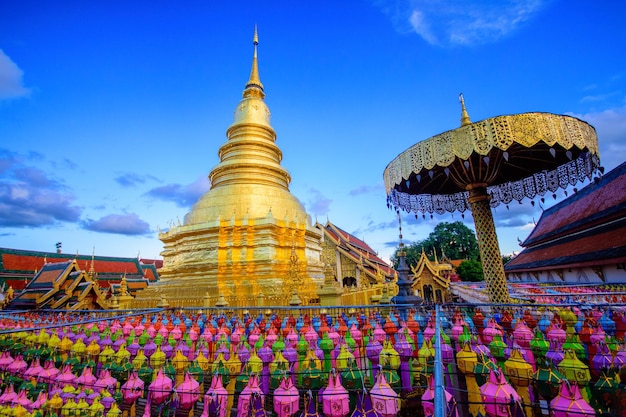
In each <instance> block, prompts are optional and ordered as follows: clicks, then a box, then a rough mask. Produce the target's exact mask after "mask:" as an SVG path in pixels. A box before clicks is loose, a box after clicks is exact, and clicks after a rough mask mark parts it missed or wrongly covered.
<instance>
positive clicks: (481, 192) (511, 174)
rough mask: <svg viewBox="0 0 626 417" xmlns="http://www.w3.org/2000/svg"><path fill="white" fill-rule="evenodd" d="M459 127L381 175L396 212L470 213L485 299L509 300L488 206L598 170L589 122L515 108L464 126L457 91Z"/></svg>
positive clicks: (409, 152)
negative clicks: (481, 269) (504, 113)
mask: <svg viewBox="0 0 626 417" xmlns="http://www.w3.org/2000/svg"><path fill="white" fill-rule="evenodd" d="M459 99H460V101H461V106H462V117H461V127H459V128H457V129H454V130H449V131H447V132H444V133H441V134H439V135H436V136H433V137H431V138H428V139H426V140H423V141H421V142H419V143H417V144H415V145H413V146H411V147H410V148H409V149H407V150H406V151H404V152H402V153H401V154H400V155H398V156H397V157H396V158H395V159H394V160H393V161H391V162H390V163H389V165H387V168H385V172H384V174H383V177H384V181H385V188H386V190H387V204H388V206H389V207H393V208H395V209H396V211H399V210H400V209H402V210H404V211H406V212H413V213H416V215H417V213H418V212H421V213H424V214H425V213H431V214H432V213H437V214H443V213H445V212H450V213H452V212H455V211H459V212H461V213H464V212H465V211H467V210H471V211H472V214H473V217H474V224H475V227H476V235H477V239H478V246H479V249H480V256H481V261H482V264H483V270H484V274H485V282H486V285H487V291H488V293H489V299H490V301H491V302H492V303H507V302H509V294H508V288H507V284H506V279H505V276H504V267H503V265H502V257H501V254H500V249H499V245H498V239H497V236H496V231H495V225H494V222H493V216H492V213H491V207H496V206H498V205H499V204H509V203H510V202H511V201H513V200H517V201H519V202H520V203H521V201H522V200H523V199H525V198H529V199H533V198H534V197H535V196H543V195H545V194H546V193H548V192H550V193H552V194H554V193H555V192H556V190H557V189H559V188H562V189H565V188H567V187H568V186H570V185H571V186H573V185H575V184H576V183H578V182H580V181H584V180H585V179H591V178H592V177H593V175H594V173H596V172H597V171H603V169H602V168H601V167H600V159H599V155H598V138H597V135H596V131H595V129H594V128H593V126H591V125H589V124H587V123H585V122H583V121H582V120H579V119H577V118H575V117H571V116H562V115H556V114H550V113H522V114H515V115H506V116H498V117H493V118H489V119H485V120H482V121H480V122H475V123H471V122H470V119H469V116H468V114H467V110H466V109H465V103H464V101H463V96H462V95H460V96H459Z"/></svg>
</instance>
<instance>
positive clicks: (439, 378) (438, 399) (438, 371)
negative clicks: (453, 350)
mask: <svg viewBox="0 0 626 417" xmlns="http://www.w3.org/2000/svg"><path fill="white" fill-rule="evenodd" d="M440 314H441V313H440V311H439V304H436V305H435V369H434V374H435V415H434V417H445V416H446V414H447V413H446V402H445V395H444V392H443V390H444V387H443V362H442V359H441V330H440V328H441V326H440V317H439V316H440Z"/></svg>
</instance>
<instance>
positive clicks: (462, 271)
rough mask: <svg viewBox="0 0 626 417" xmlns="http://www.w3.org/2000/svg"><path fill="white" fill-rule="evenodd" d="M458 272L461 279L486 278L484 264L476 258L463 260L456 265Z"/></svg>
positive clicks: (480, 279) (474, 280)
mask: <svg viewBox="0 0 626 417" xmlns="http://www.w3.org/2000/svg"><path fill="white" fill-rule="evenodd" d="M456 273H457V274H458V275H459V278H461V281H471V282H478V281H482V280H484V279H485V278H484V275H483V265H482V264H481V263H480V262H478V261H475V260H468V261H463V262H461V264H460V265H459V266H457V267H456Z"/></svg>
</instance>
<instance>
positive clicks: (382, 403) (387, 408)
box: [370, 372, 400, 417]
mask: <svg viewBox="0 0 626 417" xmlns="http://www.w3.org/2000/svg"><path fill="white" fill-rule="evenodd" d="M370 395H371V396H372V404H373V405H374V410H376V411H378V412H379V413H380V414H381V415H382V416H383V417H394V416H395V415H396V414H398V411H400V398H399V397H398V394H396V392H395V391H394V390H393V389H392V388H391V386H390V385H389V383H388V382H387V380H386V379H385V375H384V374H383V373H382V372H379V373H378V375H376V383H375V384H374V386H373V387H372V390H371V391H370Z"/></svg>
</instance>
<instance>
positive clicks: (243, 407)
mask: <svg viewBox="0 0 626 417" xmlns="http://www.w3.org/2000/svg"><path fill="white" fill-rule="evenodd" d="M253 392H257V393H259V394H260V395H261V398H263V392H262V391H261V387H259V377H258V376H257V375H252V376H250V379H249V380H248V385H246V387H245V388H244V389H243V390H242V391H241V394H240V395H239V402H238V403H237V417H248V414H249V412H250V402H251V401H252V393H253Z"/></svg>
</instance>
